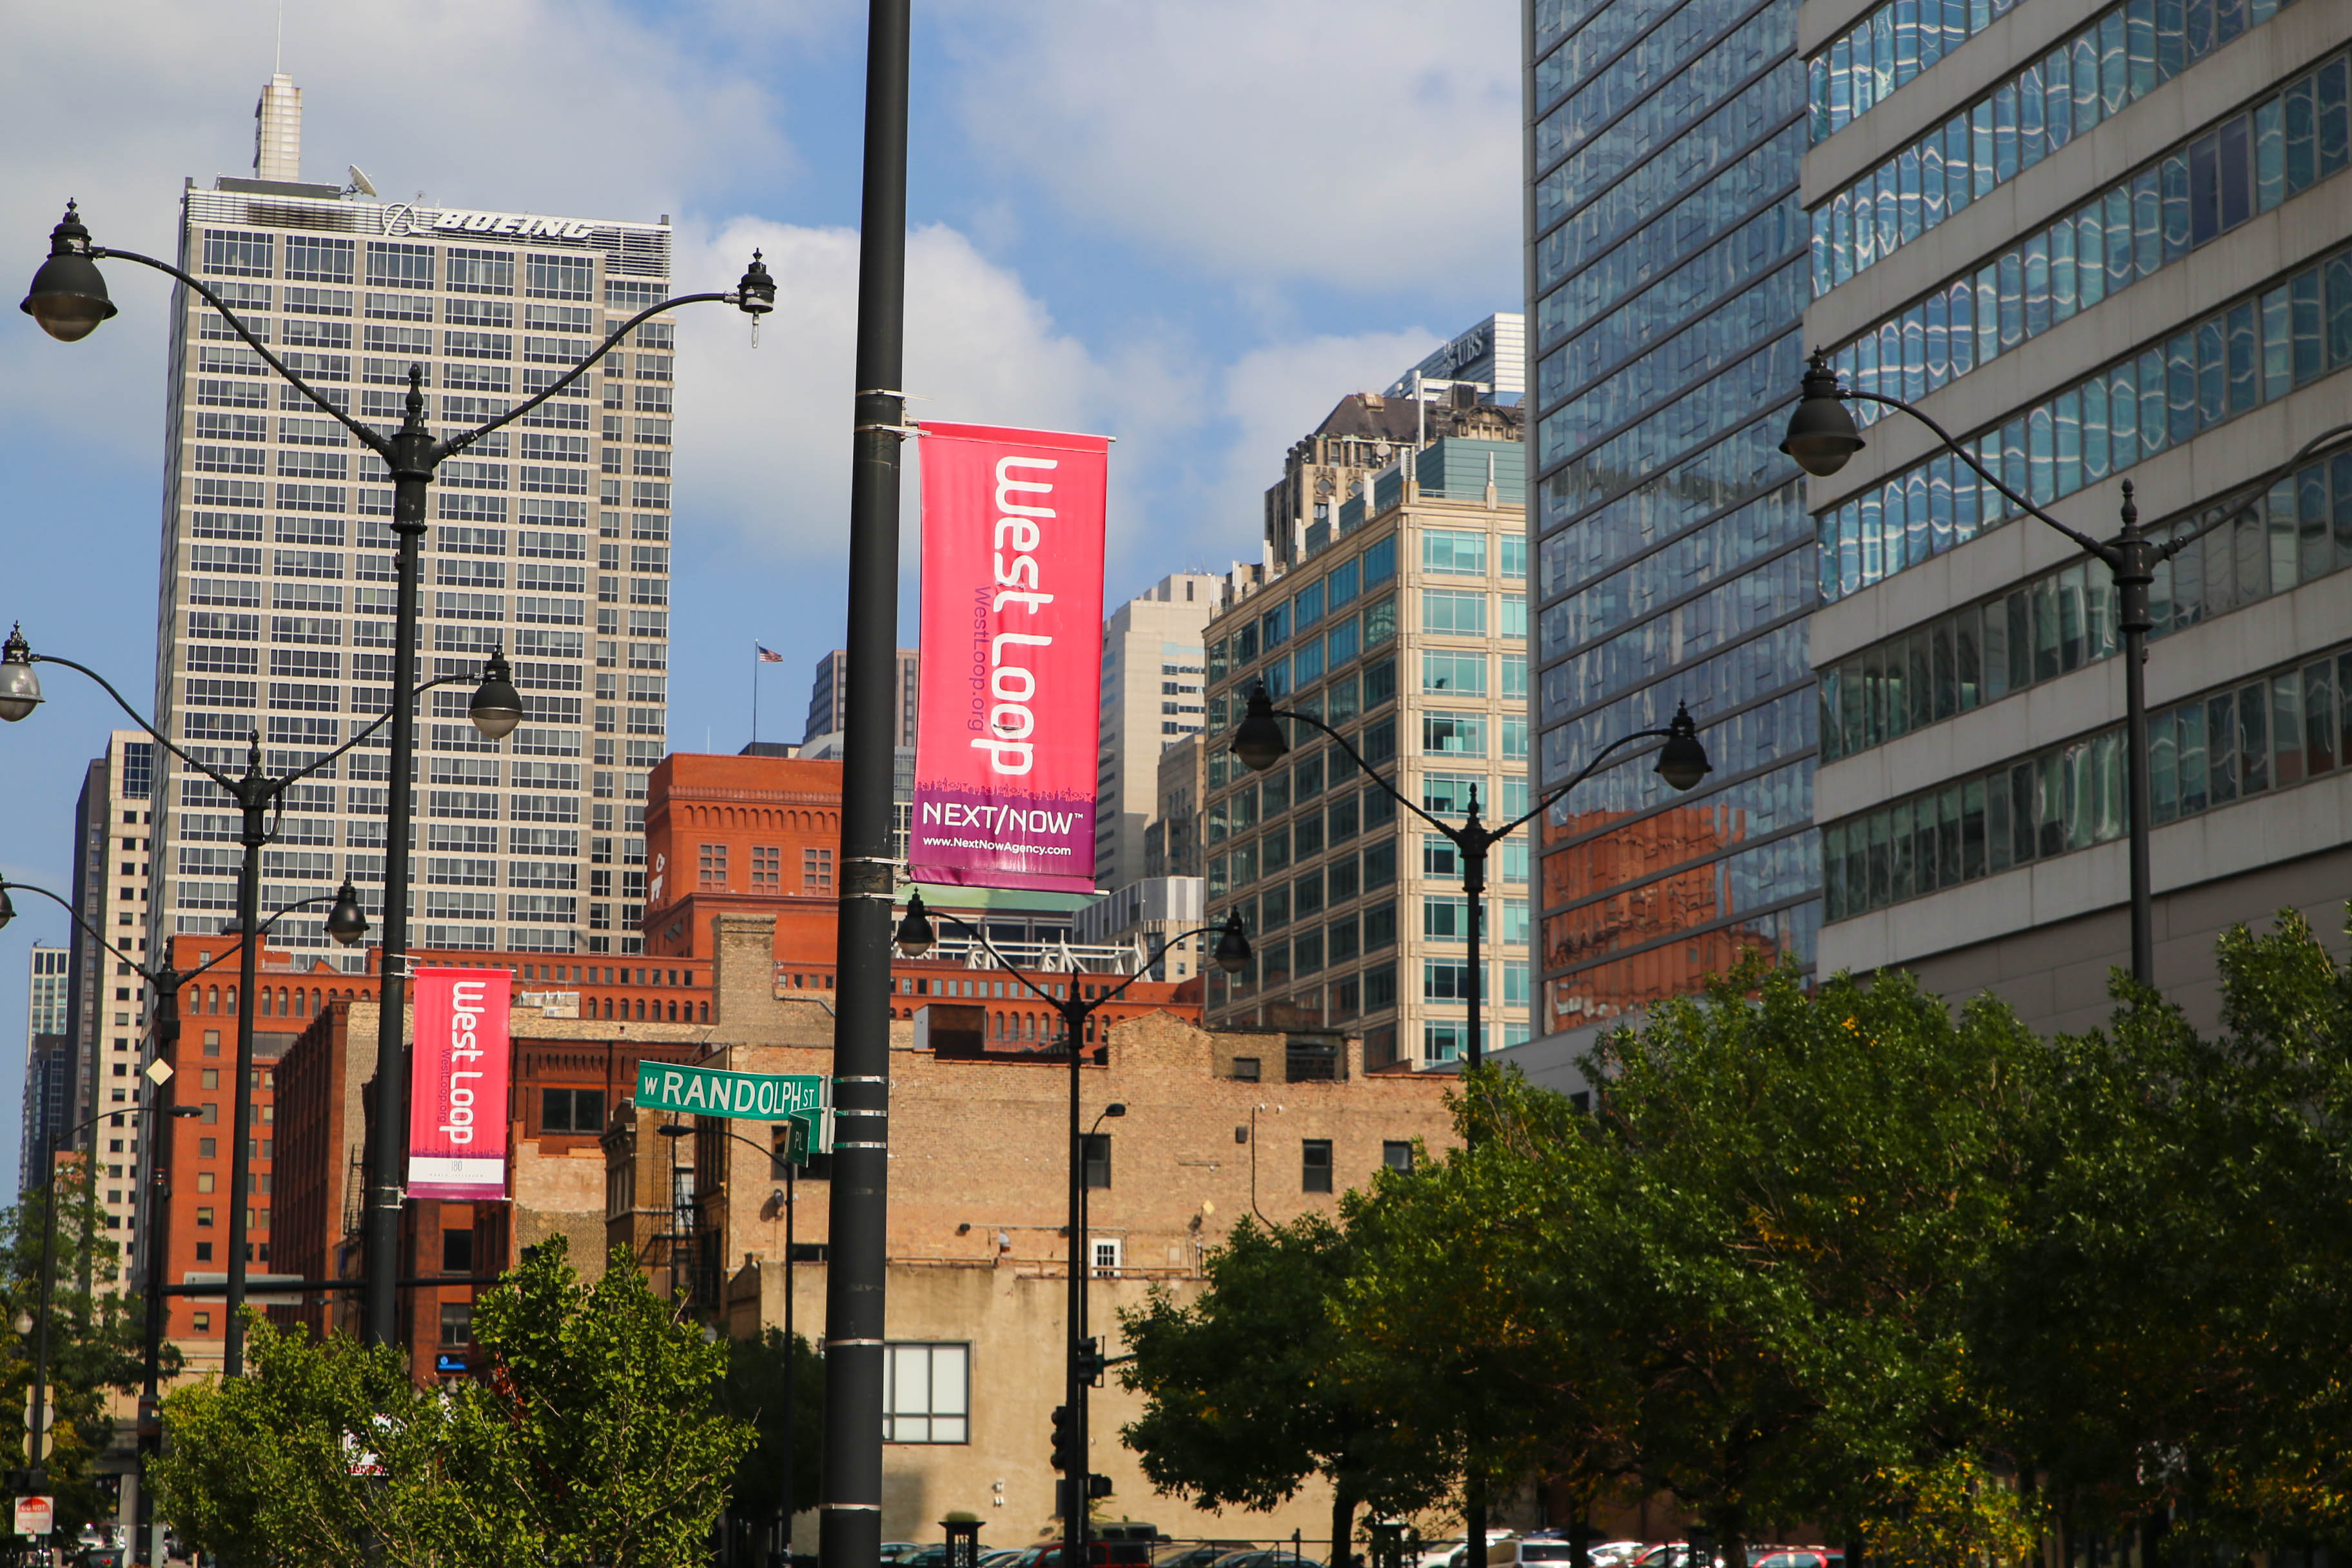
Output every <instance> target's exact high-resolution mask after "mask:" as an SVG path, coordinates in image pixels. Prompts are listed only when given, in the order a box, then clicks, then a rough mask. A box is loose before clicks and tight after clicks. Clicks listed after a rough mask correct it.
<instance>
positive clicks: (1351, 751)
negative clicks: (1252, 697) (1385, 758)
mask: <svg viewBox="0 0 2352 1568" xmlns="http://www.w3.org/2000/svg"><path fill="white" fill-rule="evenodd" d="M1257 689H1259V690H1260V691H1264V690H1265V682H1264V681H1262V680H1261V681H1259V682H1258V686H1257ZM1273 713H1274V716H1275V717H1276V718H1277V719H1296V720H1297V721H1298V722H1300V723H1302V724H1312V725H1314V726H1315V727H1316V728H1317V729H1318V730H1320V731H1323V732H1324V733H1325V734H1327V735H1328V736H1330V737H1331V739H1332V740H1333V741H1334V742H1337V743H1338V744H1339V749H1340V750H1341V751H1343V752H1347V753H1348V756H1349V759H1350V760H1351V761H1353V762H1354V763H1355V764H1356V766H1357V767H1358V768H1359V769H1360V770H1361V771H1362V773H1363V774H1364V776H1365V777H1367V778H1369V779H1370V780H1371V781H1372V782H1373V783H1374V784H1378V785H1380V786H1381V788H1382V789H1384V790H1386V791H1388V792H1389V796H1390V798H1391V799H1392V800H1394V801H1395V802H1396V803H1397V804H1398V805H1401V806H1402V807H1404V808H1405V809H1406V810H1407V811H1410V812H1412V814H1413V815H1414V816H1418V817H1420V818H1421V819H1422V820H1423V822H1426V823H1427V824H1429V825H1430V826H1432V827H1434V828H1435V829H1437V831H1439V832H1440V833H1443V834H1445V835H1447V836H1449V837H1451V836H1452V835H1453V834H1454V833H1457V832H1459V831H1460V829H1458V828H1456V827H1455V826H1454V825H1453V824H1452V823H1450V822H1441V821H1440V820H1438V819H1437V818H1436V817H1434V816H1431V815H1430V814H1429V813H1428V812H1426V811H1423V809H1422V808H1421V807H1420V805H1417V804H1415V803H1414V802H1412V801H1411V800H1408V799H1407V798H1406V797H1405V795H1404V794H1403V792H1402V791H1401V790H1399V789H1398V788H1397V786H1396V785H1394V784H1391V783H1389V781H1388V780H1386V779H1384V778H1382V777H1381V774H1380V770H1379V769H1377V768H1375V767H1373V766H1372V764H1371V763H1368V762H1366V761H1365V760H1364V753H1363V752H1360V751H1358V750H1356V748H1355V747H1353V746H1351V745H1349V743H1348V737H1346V736H1345V735H1342V734H1341V733H1339V731H1337V730H1334V729H1333V728H1331V726H1330V725H1328V724H1326V723H1325V722H1323V721H1322V720H1320V719H1318V718H1316V717H1315V716H1314V715H1313V714H1311V713H1301V712H1299V711H1297V710H1296V709H1291V708H1276V709H1274V710H1273ZM1279 760H1280V759H1279V758H1277V759H1276V761H1279Z"/></svg>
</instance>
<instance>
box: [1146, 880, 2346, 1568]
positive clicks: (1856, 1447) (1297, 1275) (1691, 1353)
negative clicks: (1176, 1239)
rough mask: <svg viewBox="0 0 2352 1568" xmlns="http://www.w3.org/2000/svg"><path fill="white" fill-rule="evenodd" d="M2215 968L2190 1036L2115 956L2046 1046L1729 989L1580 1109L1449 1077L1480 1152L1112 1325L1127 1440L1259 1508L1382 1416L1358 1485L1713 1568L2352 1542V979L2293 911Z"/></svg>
mask: <svg viewBox="0 0 2352 1568" xmlns="http://www.w3.org/2000/svg"><path fill="white" fill-rule="evenodd" d="M2220 968H2221V983H2222V994H2223V998H2224V1002H2223V1010H2222V1020H2221V1028H2220V1029H2219V1031H2218V1032H2217V1033H2214V1034H2213V1035H2211V1036H2210V1037H2208V1036H2205V1035H2201V1034H2200V1032H2199V1031H2198V1030H2196V1029H2195V1028H2193V1027H2191V1026H2190V1025H2189V1022H2188V1021H2187V1020H2186V1018H2185V1017H2184V1016H2183V1015H2182V1014H2181V1013H2180V1012H2179V1009H2177V1008H2176V1007H2174V1006H2172V1005H2168V1004H2167V1003H2166V1002H2165V1001H2164V999H2163V998H2162V997H2160V996H2158V995H2156V994H2151V993H2147V992H2144V991H2141V990H2139V989H2137V988H2136V987H2135V986H2134V985H2133V984H2132V983H2131V982H2130V981H2129V980H2128V979H2127V978H2126V977H2124V976H2122V975H2120V974H2119V975H2117V976H2116V979H2115V981H2114V983H2113V986H2114V996H2115V1001H2116V1009H2115V1013H2114V1016H2113V1018H2112V1020H2111V1022H2110V1025H2109V1026H2108V1027H2107V1028H2106V1029H2105V1030H2103V1031H2095V1032H2092V1033H2089V1034H2086V1035H2083V1036H2079V1037H2061V1038H2057V1039H2052V1040H2044V1039H2040V1038H2037V1037H2034V1036H2033V1035H2032V1033H2031V1032H2030V1031H2028V1030H2026V1029H2025V1028H2024V1027H2023V1026H2021V1025H2020V1023H2019V1022H2018V1020H2017V1019H2016V1017H2015V1016H2013V1015H2012V1014H2011V1012H2010V1010H2009V1009H2008V1008H2007V1007H2006V1006H2004V1005H2001V1004H2000V1002H1998V1001H1996V1000H1993V999H1990V998H1988V997H1979V998H1977V999H1974V1000H1972V1001H1969V1002H1968V1003H1966V1004H1965V1005H1960V1006H1958V1007H1957V1008H1954V1007H1951V1006H1948V1005H1947V1004H1946V1003H1945V1002H1944V1001H1943V1000H1942V999H1940V998H1937V997H1936V996H1934V995H1931V994H1926V993H1923V992H1922V991H1920V990H1919V988H1918V987H1917V985H1916V984H1915V983H1914V982H1913V981H1912V980H1911V979H1910V978H1909V977H1908V976H1906V975H1903V974H1899V973H1882V974H1879V975H1875V976H1873V977H1871V978H1870V979H1869V981H1868V982H1867V984H1864V983H1863V982H1859V981H1856V980H1854V979H1853V978H1850V977H1847V976H1843V975H1839V976H1835V977H1832V978H1830V979H1828V980H1825V981H1822V982H1821V983H1820V984H1818V985H1817V986H1814V987H1812V988H1810V989H1809V988H1807V987H1806V986H1804V985H1803V984H1801V983H1800V981H1799V979H1798V978H1797V977H1796V976H1795V975H1794V974H1792V973H1785V972H1781V973H1766V972H1764V971H1762V970H1761V969H1750V970H1748V971H1743V972H1741V973H1738V974H1735V975H1733V976H1730V977H1727V979H1726V980H1725V981H1724V982H1722V983H1721V984H1719V985H1717V987H1716V988H1714V989H1713V990H1712V991H1710V992H1708V993H1707V994H1704V995H1701V996H1696V997H1693V998H1689V999H1686V1000H1684V1001H1679V1002H1675V1003H1670V1004H1667V1005H1664V1006H1661V1007H1659V1008H1657V1009H1655V1010H1654V1012H1653V1013H1652V1014H1651V1015H1650V1016H1649V1018H1648V1020H1647V1022H1646V1023H1645V1025H1644V1026H1643V1027H1642V1028H1641V1029H1639V1030H1638V1031H1633V1030H1626V1031H1621V1032H1619V1033H1617V1034H1616V1035H1614V1036H1612V1037H1608V1038H1606V1039H1604V1040H1603V1041H1602V1042H1601V1045H1600V1046H1599V1047H1597V1048H1596V1049H1595V1050H1594V1051H1593V1052H1591V1054H1590V1055H1589V1056H1588V1057H1587V1058H1585V1059H1584V1061H1583V1063H1582V1067H1583V1070H1584V1074H1585V1077H1586V1080H1587V1081H1588V1082H1589V1083H1590V1084H1591V1085H1592V1086H1594V1087H1593V1090H1592V1092H1591V1096H1590V1099H1589V1101H1587V1102H1585V1103H1577V1102H1571V1101H1570V1100H1569V1099H1567V1098H1566V1097H1563V1096H1561V1095H1559V1094H1555V1093H1551V1092H1549V1091H1547V1090H1543V1089H1538V1088H1536V1087H1534V1086H1532V1085H1530V1084H1528V1082H1526V1081H1525V1080H1524V1079H1521V1078H1519V1077H1517V1075H1516V1074H1514V1073H1512V1072H1510V1071H1507V1070H1493V1069H1489V1070H1486V1071H1482V1072H1480V1073H1477V1074H1473V1075H1470V1076H1469V1077H1468V1078H1466V1079H1465V1080H1464V1082H1463V1084H1462V1086H1461V1089H1460V1090H1459V1091H1458V1093H1457V1096H1456V1098H1455V1100H1454V1114H1455V1120H1456V1130H1457V1131H1458V1132H1459V1133H1460V1135H1461V1138H1462V1142H1463V1145H1464V1146H1463V1147H1460V1148H1456V1149H1454V1150H1452V1151H1450V1152H1447V1153H1446V1154H1445V1156H1444V1158H1442V1159H1439V1160H1436V1161H1423V1162H1422V1163H1420V1164H1419V1165H1418V1167H1417V1168H1416V1169H1415V1170H1414V1171H1412V1173H1383V1175H1382V1177H1381V1179H1380V1180H1379V1181H1378V1182H1376V1183H1375V1184H1373V1185H1372V1186H1371V1187H1370V1188H1369V1189H1367V1190H1365V1191H1362V1192H1360V1193H1357V1194H1351V1195H1350V1196H1349V1198H1348V1199H1347V1200H1345V1201H1344V1203H1343V1205H1342V1208H1341V1218H1340V1221H1339V1224H1338V1225H1337V1226H1320V1225H1319V1222H1317V1223H1316V1224H1308V1225H1305V1226H1292V1227H1283V1228H1281V1229H1277V1230H1275V1231H1271V1232H1268V1231H1261V1230H1259V1229H1257V1228H1256V1227H1254V1226H1244V1227H1241V1228H1238V1229H1236V1231H1235V1232H1234V1237H1233V1239H1232V1241H1231V1242H1230V1243H1229V1244H1228V1246H1227V1247H1226V1248H1225V1249H1224V1250H1223V1251H1222V1252H1220V1253H1219V1254H1217V1255H1215V1256H1214V1258H1213V1262H1212V1265H1211V1269H1210V1279H1209V1284H1208V1289H1207V1291H1206V1292H1205V1293H1204V1294H1203V1295H1202V1297H1201V1298H1200V1299H1199V1300H1196V1301H1194V1302H1193V1303H1192V1305H1190V1306H1189V1307H1182V1308H1180V1307H1178V1306H1177V1305H1176V1304H1175V1303H1174V1302H1173V1300H1170V1299H1166V1298H1162V1299H1158V1300H1155V1301H1154V1302H1153V1304H1152V1306H1151V1307H1150V1309H1148V1310H1146V1311H1145V1312H1144V1313H1141V1314H1139V1315H1137V1316H1136V1317H1134V1318H1132V1319H1131V1320H1130V1321H1129V1336H1130V1339H1131V1342H1132V1343H1133V1345H1134V1347H1135V1349H1136V1351H1137V1352H1138V1355H1139V1361H1138V1362H1137V1363H1136V1370H1135V1372H1134V1373H1131V1374H1130V1378H1129V1382H1130V1384H1132V1385H1133V1386H1137V1387H1140V1388H1142V1389H1144V1390H1145V1391H1146V1392H1147V1394H1150V1396H1151V1399H1152V1401H1153V1403H1152V1405H1151V1406H1150V1409H1149V1410H1148V1411H1147V1414H1146V1416H1145V1417H1144V1419H1143V1420H1141V1421H1139V1422H1138V1423H1136V1424H1135V1425H1134V1426H1130V1427H1129V1429H1128V1431H1127V1433H1126V1436H1127V1437H1128V1439H1129V1442H1130V1443H1131V1444H1133V1445H1135V1446H1137V1447H1139V1448H1140V1449H1141V1450H1142V1452H1143V1458H1144V1466H1145V1469H1146V1472H1147V1473H1148V1474H1150V1476H1151V1477H1152V1479H1154V1480H1155V1482H1158V1483H1159V1484H1160V1485H1162V1486H1163V1487H1168V1488H1171V1489H1179V1490H1183V1491H1186V1492H1188V1493H1189V1494H1191V1495H1194V1496H1197V1497H1199V1498H1201V1499H1202V1500H1205V1501H1212V1502H1225V1501H1232V1502H1239V1503H1242V1504H1244V1505H1245V1506H1254V1507H1263V1506H1266V1503H1267V1502H1268V1501H1269V1500H1276V1499H1279V1498H1280V1497H1284V1496H1287V1495H1289V1492H1290V1490H1291V1489H1295V1487H1296V1486H1297V1483H1298V1480H1299V1479H1300V1478H1303V1477H1304V1476H1307V1475H1309V1474H1315V1473H1329V1472H1330V1471H1331V1469H1332V1467H1331V1466H1330V1465H1329V1464H1328V1460H1327V1459H1326V1458H1324V1455H1325V1452H1326V1450H1327V1449H1328V1447H1329V1445H1328V1444H1323V1445H1320V1446H1318V1445H1317V1444H1313V1443H1310V1442H1308V1441H1307V1440H1306V1439H1305V1438H1304V1437H1303V1436H1300V1435H1301V1434H1303V1433H1310V1432H1313V1431H1316V1430H1318V1423H1321V1422H1324V1421H1327V1420H1331V1419H1334V1418H1336V1417H1339V1416H1340V1415H1344V1417H1345V1426H1346V1429H1348V1430H1350V1431H1352V1430H1357V1429H1361V1430H1365V1431H1377V1432H1379V1433H1380V1434H1381V1441H1380V1442H1378V1443H1376V1444H1372V1445H1370V1446H1367V1447H1361V1448H1360V1449H1357V1450H1354V1458H1352V1459H1351V1461H1350V1463H1351V1464H1354V1465H1356V1466H1358V1467H1360V1468H1359V1469H1358V1471H1357V1474H1358V1476H1359V1479H1358V1480H1357V1481H1356V1482H1353V1483H1351V1484H1353V1485H1357V1486H1359V1487H1360V1490H1359V1492H1358V1494H1357V1495H1360V1496H1361V1497H1364V1498H1367V1499H1373V1498H1381V1497H1395V1498H1400V1499H1409V1498H1411V1497H1412V1496H1415V1495H1421V1494H1422V1493H1423V1492H1425V1491H1426V1490H1427V1489H1428V1485H1429V1482H1430V1476H1431V1472H1435V1474H1436V1476H1437V1477H1438V1478H1439V1479H1445V1478H1449V1477H1450V1478H1452V1479H1454V1480H1456V1481H1458V1479H1459V1478H1460V1477H1461V1476H1463V1475H1465V1474H1470V1473H1476V1474H1479V1475H1483V1476H1486V1477H1488V1478H1490V1479H1493V1480H1494V1481H1496V1482H1498V1483H1501V1484H1505V1485H1508V1484H1512V1483H1517V1482H1528V1481H1533V1480H1537V1479H1543V1480H1547V1481H1549V1482H1550V1483H1551V1484H1552V1485H1553V1486H1554V1487H1555V1489H1561V1490H1564V1491H1565V1492H1566V1493H1567V1494H1568V1495H1570V1496H1580V1497H1583V1498H1586V1499H1595V1498H1600V1497H1603V1496H1607V1495H1611V1494H1614V1495H1615V1496H1616V1497H1618V1498H1621V1499H1632V1498H1635V1497H1649V1496H1658V1495H1664V1496H1666V1497H1669V1498H1672V1499H1674V1500H1677V1501H1678V1502H1679V1503H1680V1504H1682V1505H1683V1506H1684V1507H1685V1508H1686V1509H1688V1510H1690V1511H1691V1512H1692V1513H1693V1514H1695V1515H1696V1517H1698V1518H1699V1519H1700V1520H1701V1521H1704V1522H1705V1524H1706V1527H1707V1528H1708V1529H1709V1530H1710V1531H1711V1532H1712V1533H1713V1534H1714V1535H1715V1536H1716V1538H1717V1541H1718V1542H1719V1546H1720V1550H1721V1551H1722V1552H1723V1555H1724V1558H1725V1560H1726V1561H1731V1562H1737V1561H1738V1560H1739V1558H1738V1554H1737V1553H1738V1547H1739V1546H1740V1545H1741V1544H1743V1543H1744V1542H1748V1541H1750V1540H1756V1539H1764V1538H1769V1535H1771V1534H1776V1533H1779V1532H1780V1530H1782V1529H1786V1528H1789V1527H1793V1526H1799V1525H1803V1526H1806V1527H1810V1528H1812V1529H1819V1530H1824V1531H1833V1532H1838V1534H1839V1535H1844V1536H1848V1537H1851V1536H1860V1537H1862V1538H1864V1539H1866V1540H1867V1541H1868V1542H1870V1544H1871V1550H1872V1552H1873V1554H1874V1557H1876V1558H1878V1559H1880V1560H1882V1561H1885V1562H1888V1563H1898V1564H1900V1563H1919V1564H1927V1563H1939V1564H1940V1563H1954V1562H1960V1561H1989V1560H1994V1559H2005V1560H2009V1561H2017V1560H2020V1559H2021V1558H2022V1557H2024V1556H2026V1555H2028V1554H2030V1553H2031V1552H2032V1550H2033V1547H2034V1542H2035V1540H2036V1538H2037V1537H2038V1536H2040V1535H2042V1534H2043V1533H2044V1532H2048V1531H2055V1532H2057V1533H2058V1534H2059V1535H2060V1536H2061V1538H2062V1542H2063V1543H2066V1544H2068V1546H2069V1549H2070V1550H2072V1545H2073V1543H2074V1542H2080V1541H2081V1540H2082V1539H2083V1538H2084V1537H2086V1536H2087V1537H2097V1538H2101V1539H2105V1540H2108V1541H2115V1540H2117V1539H2119V1538H2123V1537H2125V1536H2126V1535H2129V1534H2134V1533H2136V1534H2137V1536H2138V1537H2139V1541H2140V1545H2141V1548H2142V1550H2143V1551H2144V1552H2145V1551H2147V1550H2150V1549H2152V1548H2153V1547H2154V1545H2155V1544H2156V1537H2158V1535H2160V1534H2162V1533H2163V1532H2164V1531H2166V1530H2168V1529H2169V1530H2173V1531H2183V1530H2185V1531H2190V1532H2193V1533H2198V1534H2201V1535H2204V1536H2206V1537H2207V1538H2209V1539H2210V1540H2214V1541H2228V1542H2234V1543H2235V1544H2236V1545H2237V1546H2238V1547H2239V1548H2241V1549H2242V1548H2243V1547H2244V1546H2245V1545H2246V1544H2248V1543H2250V1542H2253V1543H2270V1544H2273V1545H2277V1546H2284V1547H2292V1546H2296V1545H2301V1544H2306V1543H2310V1542H2318V1541H2325V1540H2328V1539H2331V1538H2333V1539H2338V1540H2340V1539H2342V1537H2343V1535H2344V1532H2345V1531H2347V1529H2352V1340H2347V1335H2346V1333H2345V1331H2344V1325H2345V1324H2346V1323H2347V1322H2352V971H2347V969H2346V968H2345V967H2344V966H2342V965H2339V964H2338V963H2336V962H2335V961H2334V960H2333V959H2332V958H2331V957H2330V956H2329V954H2328V953H2327V952H2326V950H2325V948H2324V947H2323V946H2322V945H2321V943H2320V942H2318V941H2317V940H2316V938H2315V936H2314V934H2313V933H2312V931H2310V929H2309V928H2308V926H2307V925H2306V924H2305V922H2304V921H2301V920H2300V919H2298V918H2296V917H2295V916H2294V915H2293V914H2292V913H2287V914H2283V915H2282V916H2281V917H2280V918H2279V919H2278V920H2277V921H2276V922H2275V923H2274V924H2273V927H2272V928H2271V929H2270V930H2269V931H2266V932H2263V933H2256V932H2253V931H2248V930H2245V929H2242V928H2241V929H2238V930H2234V931H2231V932H2229V933H2227V934H2226V935H2225V936H2224V937H2223V938H2222V939H2221V947H2220ZM1300 1325H1307V1328H1306V1329H1304V1330H1302V1329H1301V1328H1300ZM1832 1538H1833V1539H1834V1538H1838V1535H1833V1537H1832Z"/></svg>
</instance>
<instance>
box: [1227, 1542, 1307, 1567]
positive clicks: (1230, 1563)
mask: <svg viewBox="0 0 2352 1568" xmlns="http://www.w3.org/2000/svg"><path fill="white" fill-rule="evenodd" d="M1211 1568H1323V1564H1322V1563H1321V1562H1320V1561H1318V1559H1316V1558H1313V1557H1293V1556H1292V1555H1291V1554H1290V1548H1288V1547H1287V1546H1277V1547H1274V1548H1272V1549H1271V1550H1268V1549H1266V1548H1264V1547H1252V1548H1249V1549H1247V1550H1245V1551H1241V1552H1226V1553H1225V1554H1224V1555H1223V1557H1220V1558H1218V1559H1217V1560H1216V1562H1215V1563H1213V1564H1212V1565H1211Z"/></svg>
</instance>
